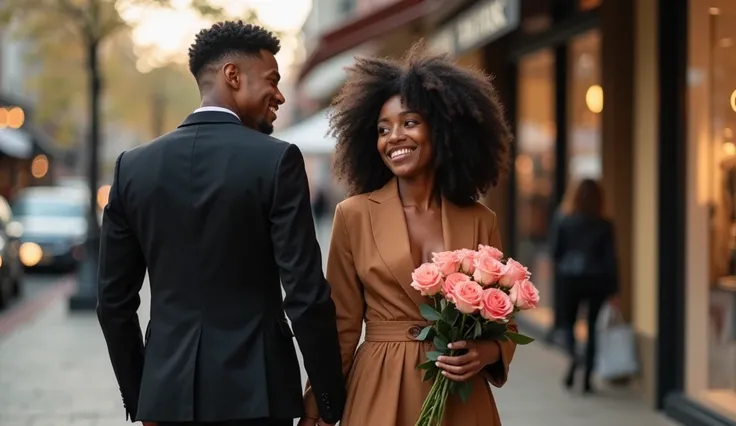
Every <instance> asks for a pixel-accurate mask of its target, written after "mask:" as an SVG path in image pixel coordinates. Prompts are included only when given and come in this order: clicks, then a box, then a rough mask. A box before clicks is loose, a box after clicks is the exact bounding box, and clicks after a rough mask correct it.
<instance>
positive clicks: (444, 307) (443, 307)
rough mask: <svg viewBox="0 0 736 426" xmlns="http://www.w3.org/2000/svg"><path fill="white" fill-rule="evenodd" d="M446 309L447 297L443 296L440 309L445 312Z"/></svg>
mask: <svg viewBox="0 0 736 426" xmlns="http://www.w3.org/2000/svg"><path fill="white" fill-rule="evenodd" d="M445 309H447V299H445V298H442V299H440V310H441V311H442V312H444V311H445Z"/></svg>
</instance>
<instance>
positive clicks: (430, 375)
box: [423, 368, 439, 382]
mask: <svg viewBox="0 0 736 426" xmlns="http://www.w3.org/2000/svg"><path fill="white" fill-rule="evenodd" d="M438 371H439V369H437V368H430V369H429V370H427V371H425V372H424V379H423V380H424V381H425V382H426V381H428V380H432V379H434V378H435V376H437V372H438Z"/></svg>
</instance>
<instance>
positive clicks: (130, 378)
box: [97, 111, 345, 422]
mask: <svg viewBox="0 0 736 426" xmlns="http://www.w3.org/2000/svg"><path fill="white" fill-rule="evenodd" d="M101 232H102V235H101V245H100V267H99V274H98V275H99V277H98V279H99V288H98V307H97V315H98V317H99V321H100V324H101V326H102V330H103V334H104V336H105V339H106V341H107V346H108V350H109V354H110V358H111V361H112V366H113V369H114V371H115V375H116V377H117V380H118V383H119V385H120V390H121V393H122V397H123V403H124V405H125V407H126V412H127V415H128V416H129V417H130V418H131V419H132V420H134V421H135V420H138V421H141V420H150V421H223V420H232V419H251V418H295V417H299V416H301V415H302V413H303V402H302V386H301V378H300V371H299V364H298V361H297V357H296V352H295V349H294V344H293V341H292V332H291V329H290V328H289V325H288V323H287V321H286V317H285V316H284V311H285V312H286V314H287V315H288V317H289V319H290V320H291V323H292V327H293V329H294V334H295V335H296V339H297V341H298V343H299V346H300V349H301V351H302V354H303V358H304V364H305V367H306V370H307V373H308V375H309V377H310V380H311V383H312V386H313V388H314V389H315V391H316V395H317V401H318V404H319V409H320V414H321V415H322V416H323V418H324V419H325V420H326V421H328V422H335V421H337V420H339V419H340V417H341V415H342V410H343V405H344V401H345V383H344V379H343V375H342V372H341V360H340V349H339V344H338V340H337V329H336V325H335V307H334V305H333V303H332V300H331V299H330V291H329V286H328V284H327V282H326V281H325V278H324V275H323V273H322V260H321V254H320V248H319V246H318V243H317V240H316V238H315V232H314V223H313V221H312V213H311V208H310V202H309V188H308V184H307V177H306V173H305V169H304V160H303V157H302V154H301V152H300V151H299V149H298V148H297V147H296V146H294V145H291V144H289V143H286V142H282V141H279V140H277V139H274V138H272V137H269V136H267V135H264V134H262V133H259V132H256V131H254V130H251V129H249V128H246V127H244V126H243V125H241V123H240V121H238V119H237V117H235V116H234V115H232V114H228V113H226V112H216V111H206V112H197V113H194V114H192V115H190V116H189V117H188V118H187V119H186V120H185V121H184V123H183V124H182V125H181V126H179V128H178V129H176V130H175V131H173V132H172V133H169V134H167V135H164V136H162V137H160V138H159V139H157V140H155V141H153V142H151V143H149V144H147V145H143V146H140V147H137V148H135V149H132V150H130V151H128V152H124V153H123V154H121V155H120V156H119V157H118V159H117V162H116V164H115V175H114V182H113V184H112V188H111V190H110V196H109V201H108V204H107V206H106V208H105V214H104V219H103V224H102V231H101ZM146 270H148V274H149V281H150V286H151V320H150V322H149V324H148V327H147V330H146V336H145V344H144V340H143V336H142V333H141V328H140V325H139V320H138V316H137V314H136V312H137V310H138V307H139V305H140V297H139V291H140V290H141V287H142V285H143V281H144V276H145V274H146ZM280 283H281V284H283V286H284V289H285V291H286V297H285V298H284V299H283V301H282V293H281V286H280Z"/></svg>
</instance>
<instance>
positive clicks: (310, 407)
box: [304, 205, 365, 419]
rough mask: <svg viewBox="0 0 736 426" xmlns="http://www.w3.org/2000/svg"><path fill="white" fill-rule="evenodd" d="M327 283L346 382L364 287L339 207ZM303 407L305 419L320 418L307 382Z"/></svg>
mask: <svg viewBox="0 0 736 426" xmlns="http://www.w3.org/2000/svg"><path fill="white" fill-rule="evenodd" d="M327 281H328V282H329V283H330V288H331V292H332V294H331V296H332V300H333V301H334V302H335V310H336V316H337V331H338V337H339V339H340V349H341V354H342V371H343V374H344V375H345V377H346V378H347V376H348V373H349V372H350V369H351V368H352V366H353V357H354V355H355V349H356V348H357V346H358V342H359V340H360V335H361V332H362V330H363V315H364V313H365V299H364V297H363V286H362V284H361V282H360V280H359V279H358V274H357V272H356V271H355V263H354V260H353V254H352V251H351V248H350V239H349V235H348V230H347V224H346V222H345V218H344V213H343V211H342V208H341V207H340V205H338V206H337V208H336V210H335V220H334V222H333V223H332V238H331V240H330V249H329V254H328V256H327ZM304 406H305V412H306V417H311V418H315V419H316V418H318V417H319V412H318V411H317V403H316V401H315V399H314V394H313V393H312V389H311V386H310V384H309V382H307V388H306V392H305V394H304Z"/></svg>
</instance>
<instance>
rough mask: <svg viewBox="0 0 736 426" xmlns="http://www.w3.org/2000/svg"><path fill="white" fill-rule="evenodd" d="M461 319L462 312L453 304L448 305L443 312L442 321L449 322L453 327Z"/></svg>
mask: <svg viewBox="0 0 736 426" xmlns="http://www.w3.org/2000/svg"><path fill="white" fill-rule="evenodd" d="M459 317H460V311H458V310H457V308H456V307H455V305H453V304H452V303H448V304H447V307H446V308H445V309H444V310H443V311H442V319H444V320H445V321H447V323H448V324H450V325H451V326H452V325H455V323H456V322H457V319H458V318H459Z"/></svg>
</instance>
